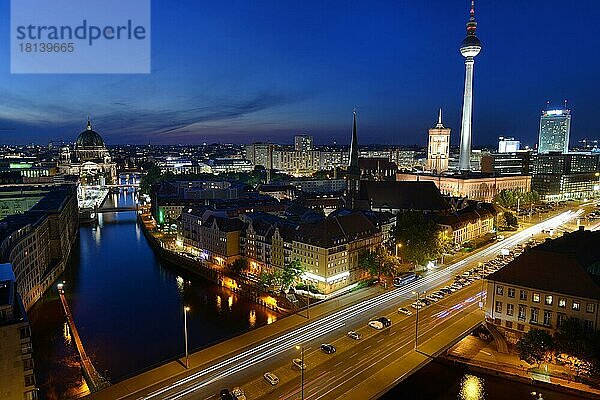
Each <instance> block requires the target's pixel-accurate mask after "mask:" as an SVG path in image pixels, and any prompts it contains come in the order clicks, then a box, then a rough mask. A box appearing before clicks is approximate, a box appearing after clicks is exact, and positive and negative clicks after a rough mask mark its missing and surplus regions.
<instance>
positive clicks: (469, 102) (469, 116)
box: [458, 0, 481, 171]
mask: <svg viewBox="0 0 600 400" xmlns="http://www.w3.org/2000/svg"><path fill="white" fill-rule="evenodd" d="M476 30H477V21H475V0H471V17H470V18H469V22H467V37H466V38H465V40H463V42H462V43H461V45H460V53H461V54H462V55H463V57H464V58H465V94H464V97H463V114H462V125H461V130H460V158H459V160H458V167H459V169H460V170H461V171H470V170H471V133H472V132H471V124H472V122H473V67H474V66H475V56H476V55H477V54H479V52H480V51H481V41H480V40H479V38H478V37H477V35H476V34H475V31H476Z"/></svg>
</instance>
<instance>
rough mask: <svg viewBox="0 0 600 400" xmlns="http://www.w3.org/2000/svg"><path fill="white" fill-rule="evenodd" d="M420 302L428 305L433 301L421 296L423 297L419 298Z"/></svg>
mask: <svg viewBox="0 0 600 400" xmlns="http://www.w3.org/2000/svg"><path fill="white" fill-rule="evenodd" d="M421 302H422V303H423V304H425V305H426V306H428V305H430V304H431V303H433V301H431V300H429V299H427V298H423V299H421Z"/></svg>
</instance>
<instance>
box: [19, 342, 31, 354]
mask: <svg viewBox="0 0 600 400" xmlns="http://www.w3.org/2000/svg"><path fill="white" fill-rule="evenodd" d="M29 353H31V343H23V344H22V345H21V354H29Z"/></svg>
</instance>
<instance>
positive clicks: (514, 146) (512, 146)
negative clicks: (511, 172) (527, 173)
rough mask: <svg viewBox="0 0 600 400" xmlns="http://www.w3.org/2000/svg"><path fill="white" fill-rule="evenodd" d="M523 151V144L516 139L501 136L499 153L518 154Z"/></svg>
mask: <svg viewBox="0 0 600 400" xmlns="http://www.w3.org/2000/svg"><path fill="white" fill-rule="evenodd" d="M520 149H521V142H520V141H518V140H515V138H508V137H502V136H500V137H499V138H498V153H516V152H517V151H519V150H520Z"/></svg>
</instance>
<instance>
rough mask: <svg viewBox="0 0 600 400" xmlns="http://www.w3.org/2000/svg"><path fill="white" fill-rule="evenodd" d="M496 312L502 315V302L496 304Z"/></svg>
mask: <svg viewBox="0 0 600 400" xmlns="http://www.w3.org/2000/svg"><path fill="white" fill-rule="evenodd" d="M496 312H497V313H502V302H501V301H497V302H496Z"/></svg>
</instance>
